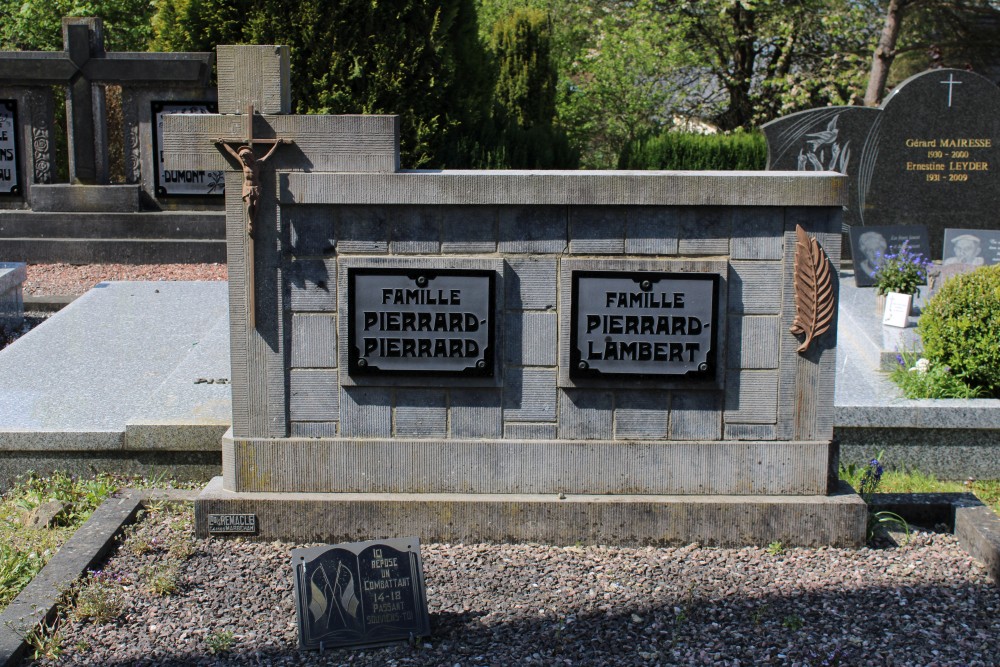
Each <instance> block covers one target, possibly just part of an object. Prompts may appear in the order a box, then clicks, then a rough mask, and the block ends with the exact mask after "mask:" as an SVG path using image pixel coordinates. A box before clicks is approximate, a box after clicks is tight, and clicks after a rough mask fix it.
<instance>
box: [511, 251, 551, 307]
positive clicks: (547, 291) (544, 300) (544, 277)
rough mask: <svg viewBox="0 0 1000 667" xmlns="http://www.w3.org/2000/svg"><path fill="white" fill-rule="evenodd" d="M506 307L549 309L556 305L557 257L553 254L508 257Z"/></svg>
mask: <svg viewBox="0 0 1000 667" xmlns="http://www.w3.org/2000/svg"><path fill="white" fill-rule="evenodd" d="M505 264H506V265H507V267H508V268H509V270H508V271H506V280H505V283H506V285H507V308H510V309H512V310H549V309H554V308H555V307H556V284H557V282H558V274H557V272H556V260H555V259H552V258H540V257H531V258H524V259H521V258H508V259H507V260H506V261H505Z"/></svg>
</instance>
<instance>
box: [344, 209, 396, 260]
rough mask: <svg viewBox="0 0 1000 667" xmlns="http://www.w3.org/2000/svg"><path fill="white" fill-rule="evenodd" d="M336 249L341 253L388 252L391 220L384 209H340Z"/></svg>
mask: <svg viewBox="0 0 1000 667" xmlns="http://www.w3.org/2000/svg"><path fill="white" fill-rule="evenodd" d="M339 213H340V227H339V229H338V232H337V233H338V234H339V235H340V239H339V241H338V249H339V250H340V252H342V253H385V252H389V229H390V226H391V225H392V219H391V217H390V214H389V212H388V211H387V210H386V209H385V208H384V207H376V206H345V207H342V208H340V211H339Z"/></svg>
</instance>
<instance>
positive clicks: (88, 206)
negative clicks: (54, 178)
mask: <svg viewBox="0 0 1000 667" xmlns="http://www.w3.org/2000/svg"><path fill="white" fill-rule="evenodd" d="M140 191H141V187H140V186H139V185H138V184H135V185H77V184H68V183H56V184H51V185H42V184H40V183H38V184H35V185H34V186H33V187H32V188H31V208H32V210H34V211H40V212H41V211H70V212H78V213H81V212H91V213H93V212H103V211H106V212H109V213H111V212H114V213H137V212H138V211H139V193H140Z"/></svg>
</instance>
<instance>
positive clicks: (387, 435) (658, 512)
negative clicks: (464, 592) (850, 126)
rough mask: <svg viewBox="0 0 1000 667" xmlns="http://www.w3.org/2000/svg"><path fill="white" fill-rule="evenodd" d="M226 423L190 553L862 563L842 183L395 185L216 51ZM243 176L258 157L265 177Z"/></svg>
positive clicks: (186, 131) (650, 175) (175, 128)
mask: <svg viewBox="0 0 1000 667" xmlns="http://www.w3.org/2000/svg"><path fill="white" fill-rule="evenodd" d="M218 68H219V91H220V94H219V107H218V108H219V112H220V113H219V114H218V115H215V114H207V115H204V114H203V115H197V116H195V115H171V116H168V117H167V118H166V119H165V120H164V135H165V136H164V150H165V162H166V167H167V168H168V169H178V168H181V167H182V166H184V167H185V168H191V169H204V170H224V171H225V173H226V176H225V178H226V212H227V241H228V264H229V276H230V282H229V303H230V309H231V315H230V326H231V343H232V344H231V358H232V374H231V377H232V383H233V384H232V399H233V425H232V429H231V431H230V432H228V433H227V434H226V436H225V437H224V439H223V470H222V476H221V477H218V478H216V479H214V480H213V481H212V482H211V483H210V484H209V486H208V487H207V488H206V490H205V491H204V492H203V493H202V495H201V497H200V498H199V500H198V502H197V504H196V523H197V530H198V533H199V534H200V535H209V534H226V533H235V534H240V535H243V536H247V537H250V538H252V539H261V540H273V539H279V538H280V539H286V540H293V541H300V542H311V541H323V542H348V541H355V540H364V539H373V538H383V537H386V536H400V535H414V534H417V535H419V537H420V539H422V540H426V541H466V542H468V541H477V540H492V541H543V542H549V543H557V544H574V543H577V542H584V543H609V544H668V543H677V542H689V541H695V540H697V541H702V542H705V543H711V544H750V543H757V544H759V543H765V544H766V543H768V542H770V541H772V540H781V541H782V542H785V543H787V544H838V545H859V544H861V543H863V542H864V538H865V517H866V510H865V506H864V504H863V503H862V502H861V500H860V499H859V498H858V497H857V496H856V495H855V494H854V493H853V492H851V491H850V490H849V489H846V488H845V487H844V486H839V485H838V481H837V446H836V444H835V443H833V442H832V441H831V438H832V430H833V412H834V411H833V395H834V391H833V390H834V387H833V382H834V371H835V369H834V365H835V364H834V360H835V352H836V304H835V299H836V295H837V290H838V285H837V276H836V271H834V270H833V269H832V265H836V263H837V261H838V260H839V247H840V229H841V207H842V205H843V203H844V197H843V192H844V189H843V181H844V178H843V177H842V176H839V175H836V174H829V173H776V172H769V173H767V172H766V173H714V172H704V173H671V172H531V171H426V170H421V171H406V170H401V169H400V166H399V152H398V133H399V122H398V118H397V117H395V116H294V115H288V114H289V111H290V106H291V105H290V98H289V84H288V75H289V72H288V50H287V48H286V47H278V46H220V47H219V48H218ZM265 158H266V159H265Z"/></svg>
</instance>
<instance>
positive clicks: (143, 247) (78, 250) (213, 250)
mask: <svg viewBox="0 0 1000 667" xmlns="http://www.w3.org/2000/svg"><path fill="white" fill-rule="evenodd" d="M0 243H2V244H3V248H4V252H5V253H7V256H8V257H16V258H17V259H19V260H21V261H24V262H29V263H31V264H49V263H53V262H64V263H67V264H95V263H96V264H113V263H118V264H223V263H225V261H226V242H225V240H223V239H217V240H216V239H212V240H203V239H148V238H146V239H117V238H108V239H79V238H54V239H31V238H28V239H25V238H13V239H11V238H0Z"/></svg>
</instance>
